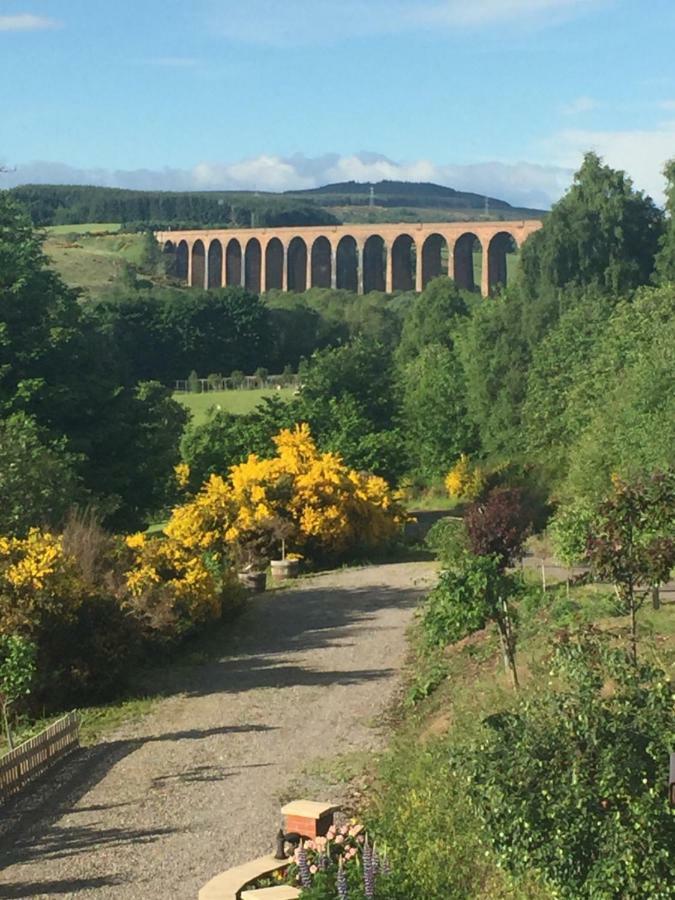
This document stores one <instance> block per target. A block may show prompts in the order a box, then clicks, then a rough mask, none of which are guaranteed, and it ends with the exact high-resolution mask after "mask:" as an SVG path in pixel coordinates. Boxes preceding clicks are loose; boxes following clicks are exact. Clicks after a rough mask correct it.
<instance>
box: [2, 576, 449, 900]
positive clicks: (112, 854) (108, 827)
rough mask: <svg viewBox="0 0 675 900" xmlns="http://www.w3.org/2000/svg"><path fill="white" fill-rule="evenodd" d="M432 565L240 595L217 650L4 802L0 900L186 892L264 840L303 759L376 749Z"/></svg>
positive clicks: (263, 847) (266, 846)
mask: <svg viewBox="0 0 675 900" xmlns="http://www.w3.org/2000/svg"><path fill="white" fill-rule="evenodd" d="M433 568H434V567H433V566H432V565H431V564H429V563H405V564H393V565H383V566H371V567H367V568H363V569H345V570H341V571H337V572H333V573H329V574H326V575H322V576H318V577H316V578H313V579H311V580H307V581H304V582H302V583H300V584H299V586H298V587H297V588H296V589H293V590H288V591H284V592H278V593H276V592H275V593H271V594H268V595H265V596H262V597H260V598H257V599H255V600H254V601H252V603H251V604H250V607H249V609H248V610H247V612H246V613H245V615H244V616H243V617H242V618H241V619H240V620H239V621H238V622H237V624H236V626H235V637H234V639H233V640H232V639H231V640H230V641H228V650H227V655H224V656H223V658H222V659H219V660H217V661H213V662H209V663H208V664H205V665H202V666H196V667H192V668H188V669H185V668H183V669H180V670H174V671H173V672H171V673H169V676H168V677H169V681H170V687H171V696H169V697H168V698H167V699H165V700H162V701H161V702H160V703H159V704H158V705H157V707H156V708H155V710H154V712H153V713H151V714H150V715H149V716H147V717H146V718H144V719H143V720H142V721H141V722H140V723H137V724H135V725H133V726H129V727H127V728H126V729H123V730H120V731H118V732H117V733H115V734H113V735H111V736H110V738H109V739H108V740H107V741H105V742H103V743H101V744H98V745H97V746H95V747H92V748H88V749H86V750H83V751H81V752H80V753H79V754H78V755H77V756H76V757H74V758H72V759H71V760H70V761H69V762H68V763H67V764H66V765H64V766H62V767H61V768H60V769H59V771H58V773H57V775H56V776H55V777H53V778H51V779H50V781H49V784H48V786H47V787H48V789H47V790H46V791H43V792H38V791H33V792H32V793H30V794H28V795H27V796H25V797H24V798H23V799H22V801H21V802H20V803H19V802H16V803H14V804H13V805H12V806H10V807H9V808H7V809H5V810H4V811H3V813H4V819H5V823H4V827H3V826H2V825H0V829H1V831H0V867H4V868H2V871H0V898H15V897H54V896H59V897H64V896H65V897H77V898H78V900H79V898H83V900H84V898H119V900H130V898H143V900H149V898H171V900H174V898H176V900H182V898H195V897H196V896H197V891H198V889H199V888H200V887H201V885H202V884H204V883H205V882H206V881H208V879H209V878H211V877H212V876H213V875H215V874H216V873H217V872H219V871H222V870H223V869H226V868H228V867H230V866H232V865H236V864H238V863H240V862H243V861H244V860H246V859H248V858H251V857H252V856H256V855H259V854H261V853H265V852H268V851H269V850H270V849H271V846H272V843H273V837H274V834H275V832H276V829H277V828H278V826H279V797H280V796H282V795H284V794H285V793H286V792H287V790H288V786H289V785H290V784H291V783H292V782H293V781H294V779H295V778H297V777H298V776H299V774H300V773H301V772H302V770H303V768H305V767H306V766H307V764H308V763H311V761H312V759H317V758H325V757H330V756H331V755H336V754H340V753H347V752H351V751H354V750H360V749H370V748H375V747H377V746H378V744H379V741H380V740H381V738H380V735H379V734H378V731H377V729H376V728H375V727H374V723H375V721H376V719H377V716H378V714H379V713H381V712H382V711H383V709H384V708H385V707H386V705H387V703H388V702H389V700H390V698H391V697H392V695H393V694H394V692H395V690H396V686H397V680H398V676H399V672H400V668H401V664H402V662H403V659H404V656H405V631H406V628H407V626H408V624H409V623H410V620H411V617H412V612H413V608H414V605H415V603H416V602H417V600H418V598H419V596H420V594H421V592H422V591H423V589H424V587H425V585H426V584H428V583H429V581H430V580H431V579H432V577H433V575H432V573H433ZM316 799H333V798H316Z"/></svg>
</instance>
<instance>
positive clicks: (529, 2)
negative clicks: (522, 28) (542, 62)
mask: <svg viewBox="0 0 675 900" xmlns="http://www.w3.org/2000/svg"><path fill="white" fill-rule="evenodd" d="M598 2H599V0H472V2H470V3H467V2H466V0H443V2H436V3H433V4H432V3H426V4H422V5H421V8H420V9H419V11H416V12H413V14H412V15H411V18H412V19H418V20H419V21H425V20H426V21H429V22H437V23H442V24H444V25H447V26H449V27H457V26H464V27H467V26H468V27H483V26H491V25H499V24H501V23H515V22H522V21H532V20H542V19H543V20H544V22H545V24H557V22H559V21H560V17H561V16H568V15H570V14H575V13H577V12H580V11H583V10H585V9H588V8H590V7H593V6H597V5H598ZM411 5H412V4H411Z"/></svg>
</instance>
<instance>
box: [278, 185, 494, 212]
mask: <svg viewBox="0 0 675 900" xmlns="http://www.w3.org/2000/svg"><path fill="white" fill-rule="evenodd" d="M371 187H372V188H373V193H374V202H375V204H376V205H377V206H401V205H407V206H414V207H428V206H438V207H439V208H441V207H445V208H447V209H477V208H479V207H482V206H484V205H485V201H486V200H487V201H488V205H489V206H490V207H492V209H512V206H511V204H510V203H507V202H506V201H505V200H497V199H496V198H494V197H487V198H486V197H485V196H484V195H483V194H473V193H470V192H467V191H456V190H455V189H454V188H449V187H444V186H443V185H441V184H432V183H431V182H428V181H420V182H414V181H378V182H377V183H375V184H371V183H370V182H362V181H343V182H340V183H337V184H326V185H324V186H323V187H318V188H308V189H307V190H304V191H287V192H286V196H293V197H313V198H316V199H317V200H318V202H320V203H322V204H323V203H325V201H326V200H328V199H330V200H331V201H338V202H339V203H340V204H344V203H345V202H347V203H350V202H351V203H356V204H364V203H369V201H370V190H371ZM331 205H332V203H331Z"/></svg>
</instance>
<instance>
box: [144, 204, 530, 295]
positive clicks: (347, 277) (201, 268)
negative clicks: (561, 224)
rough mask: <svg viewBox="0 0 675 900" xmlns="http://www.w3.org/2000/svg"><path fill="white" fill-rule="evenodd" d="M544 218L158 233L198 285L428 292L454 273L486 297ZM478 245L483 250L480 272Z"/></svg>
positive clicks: (184, 275)
mask: <svg viewBox="0 0 675 900" xmlns="http://www.w3.org/2000/svg"><path fill="white" fill-rule="evenodd" d="M541 225H542V223H541V222H540V221H539V220H536V219H530V220H524V221H511V222H485V221H483V222H435V223H417V224H410V223H401V224H379V225H377V224H373V225H316V226H309V227H298V228H293V227H290V228H286V227H284V228H231V229H229V228H228V229H200V230H195V231H159V232H157V233H156V237H157V240H158V241H159V243H160V244H161V246H162V248H163V250H164V252H165V253H166V254H168V255H170V256H172V257H173V271H174V273H175V274H176V275H177V277H178V278H180V279H182V280H184V281H185V282H186V283H187V284H188V285H191V286H193V287H202V288H218V287H224V286H226V285H242V286H243V287H246V288H248V289H249V290H251V291H253V292H255V293H261V292H263V291H268V290H275V289H276V290H282V291H305V290H307V289H309V288H311V287H323V288H343V289H345V290H349V291H354V292H355V293H359V294H366V293H368V292H370V291H386V292H387V293H391V292H392V291H422V290H424V288H425V286H426V284H427V283H428V282H429V281H430V280H431V279H432V278H436V277H437V276H438V275H449V276H450V278H454V280H455V282H456V283H457V285H458V286H459V287H461V288H464V289H466V290H475V289H476V288H477V287H478V286H480V290H481V293H482V294H483V296H484V297H487V296H489V295H490V293H492V291H493V290H494V289H495V288H496V287H497V286H498V285H500V284H501V285H504V284H506V275H507V272H506V254H507V253H508V252H510V251H512V250H514V249H518V248H519V247H520V246H521V245H522V243H523V241H524V240H525V239H526V238H528V237H529V236H530V235H531V234H532V233H533V232H535V231H537V230H538V229H539V228H541ZM475 251H482V255H481V259H482V265H481V275H480V277H479V278H476V276H475V275H474V252H475ZM477 282H479V283H477Z"/></svg>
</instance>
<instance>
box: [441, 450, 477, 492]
mask: <svg viewBox="0 0 675 900" xmlns="http://www.w3.org/2000/svg"><path fill="white" fill-rule="evenodd" d="M484 484H485V474H484V473H483V471H482V469H481V468H480V466H476V465H474V464H473V463H472V462H471V460H470V459H469V457H468V456H467V455H466V454H464V453H462V455H461V456H460V457H459V459H458V460H457V462H456V463H455V465H454V466H453V467H452V469H450V471H449V472H448V474H447V475H446V478H445V487H446V490H447V492H448V494H449V495H450V497H452V498H453V499H454V500H475V499H476V497H477V496H478V495H479V494H480V492H481V491H482V489H483V486H484Z"/></svg>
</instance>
